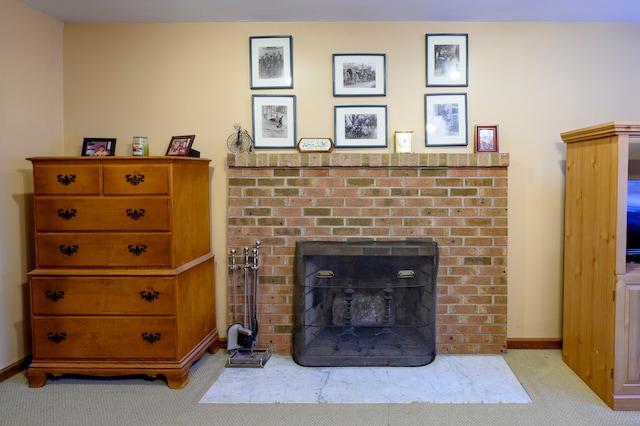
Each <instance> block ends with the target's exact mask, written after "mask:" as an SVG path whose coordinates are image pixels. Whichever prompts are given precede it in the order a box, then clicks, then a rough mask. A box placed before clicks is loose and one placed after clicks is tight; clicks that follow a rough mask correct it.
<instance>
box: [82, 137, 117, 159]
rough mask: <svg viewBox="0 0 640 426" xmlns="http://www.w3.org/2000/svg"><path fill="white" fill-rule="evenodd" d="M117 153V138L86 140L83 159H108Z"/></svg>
mask: <svg viewBox="0 0 640 426" xmlns="http://www.w3.org/2000/svg"><path fill="white" fill-rule="evenodd" d="M115 153H116V138H84V141H83V142H82V153H81V155H82V157H108V156H114V155H115Z"/></svg>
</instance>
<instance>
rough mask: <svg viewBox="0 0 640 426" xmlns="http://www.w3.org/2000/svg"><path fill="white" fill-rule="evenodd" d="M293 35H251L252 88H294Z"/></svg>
mask: <svg viewBox="0 0 640 426" xmlns="http://www.w3.org/2000/svg"><path fill="white" fill-rule="evenodd" d="M292 47H293V37H291V36H265V37H249V52H250V58H249V64H250V72H251V89H292V88H293V50H292Z"/></svg>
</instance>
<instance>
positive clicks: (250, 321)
mask: <svg viewBox="0 0 640 426" xmlns="http://www.w3.org/2000/svg"><path fill="white" fill-rule="evenodd" d="M259 259H260V241H257V242H256V244H255V246H254V247H253V248H252V249H251V250H250V249H249V247H245V248H244V256H243V257H241V255H239V254H238V253H237V251H236V250H235V249H232V250H231V254H230V265H229V269H230V271H231V282H232V284H233V317H234V323H233V324H231V325H230V326H229V328H228V329H227V350H229V351H232V352H231V354H230V356H229V358H228V360H227V365H226V366H227V367H258V368H260V367H264V365H265V364H266V362H267V361H268V360H269V358H270V357H271V353H270V352H269V349H257V348H256V341H257V337H258V315H257V296H258V268H259V267H260V264H259V263H260V260H259ZM243 260H244V263H240V262H242V261H243ZM239 280H240V281H242V284H239V283H238V281H239ZM239 288H241V294H238V293H239V290H238V289H239ZM240 306H242V312H241V315H240V314H239V312H238V311H239V307H240ZM240 316H241V317H242V322H240V319H239V317H240Z"/></svg>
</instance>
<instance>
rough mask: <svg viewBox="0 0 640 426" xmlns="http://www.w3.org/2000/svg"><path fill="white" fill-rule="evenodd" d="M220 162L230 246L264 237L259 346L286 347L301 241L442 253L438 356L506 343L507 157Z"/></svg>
mask: <svg viewBox="0 0 640 426" xmlns="http://www.w3.org/2000/svg"><path fill="white" fill-rule="evenodd" d="M227 164H228V167H229V170H228V184H229V200H228V247H229V248H241V247H251V246H253V245H254V244H255V242H256V241H257V240H260V241H261V251H260V255H261V266H260V278H259V287H258V292H259V295H258V306H257V311H258V321H259V323H260V329H259V330H260V332H259V336H258V341H259V343H263V344H268V343H272V344H273V349H274V351H275V352H276V353H281V354H288V353H291V343H292V331H293V298H294V280H295V271H294V259H295V251H296V242H297V241H360V240H399V239H406V240H411V239H416V240H427V241H435V242H437V243H438V248H439V251H440V263H439V268H438V278H437V285H436V290H437V310H436V334H437V337H436V350H437V353H456V354H467V353H468V354H471V353H500V352H505V351H506V340H507V188H508V174H507V167H508V165H509V156H508V154H497V153H482V154H390V153H357V154H356V153H352V154H348V153H331V154H297V153H291V154H277V153H264V154H263V153H259V154H246V153H245V154H229V156H228V158H227ZM233 285H234V284H233V283H232V282H231V281H230V280H229V281H228V294H229V295H232V294H234V288H233V287H232V286H233ZM228 300H229V308H230V309H229V321H230V322H229V323H231V322H232V318H233V317H234V309H236V307H235V306H234V305H233V299H232V298H231V296H230V297H229V299H228Z"/></svg>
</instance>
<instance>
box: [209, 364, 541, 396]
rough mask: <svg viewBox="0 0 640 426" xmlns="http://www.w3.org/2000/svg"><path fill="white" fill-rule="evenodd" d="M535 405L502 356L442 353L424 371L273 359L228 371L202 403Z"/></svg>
mask: <svg viewBox="0 0 640 426" xmlns="http://www.w3.org/2000/svg"><path fill="white" fill-rule="evenodd" d="M412 402H431V403H530V402H531V399H530V398H529V396H528V395H527V393H526V392H525V391H524V389H523V388H522V385H521V384H520V382H519V381H518V379H517V378H516V377H515V376H514V375H513V372H512V371H511V369H510V368H509V366H508V365H507V363H506V362H505V360H504V359H503V358H502V357H501V356H499V355H438V356H436V359H435V360H434V361H433V362H432V363H431V364H429V365H426V366H423V367H302V366H299V365H298V364H296V363H295V362H294V361H293V359H292V358H291V357H287V356H279V355H273V356H272V357H271V359H269V361H268V362H267V364H266V365H265V366H264V368H225V370H224V371H223V372H222V374H221V375H220V376H219V377H218V379H217V380H216V381H215V383H214V384H213V385H212V386H211V388H210V389H209V390H208V391H207V393H206V394H205V395H204V396H203V397H202V399H201V400H200V403H202V404H243V403H244V404H274V403H325V404H349V403H352V404H372V403H373V404H375V403H396V404H397V403H412Z"/></svg>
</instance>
